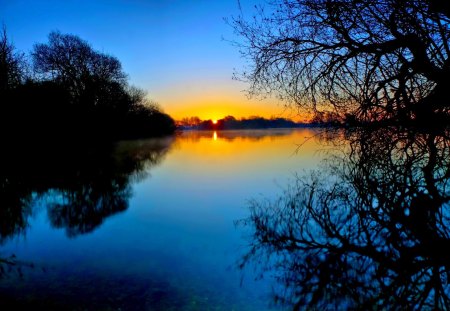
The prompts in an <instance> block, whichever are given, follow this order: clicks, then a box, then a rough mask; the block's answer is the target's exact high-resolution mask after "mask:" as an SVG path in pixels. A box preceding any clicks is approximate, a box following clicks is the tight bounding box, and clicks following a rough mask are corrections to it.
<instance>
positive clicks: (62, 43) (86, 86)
mask: <svg viewBox="0 0 450 311" xmlns="http://www.w3.org/2000/svg"><path fill="white" fill-rule="evenodd" d="M48 41H49V42H48V43H46V44H45V43H41V44H36V45H35V46H34V51H33V53H32V57H33V65H34V69H35V71H36V72H37V73H38V74H39V75H40V76H41V78H42V79H44V80H45V79H49V80H53V81H58V82H59V83H61V84H63V85H64V86H65V87H67V88H68V89H69V90H70V91H71V92H72V93H73V95H75V96H81V95H82V94H84V93H86V92H89V91H90V89H95V90H100V89H101V87H102V85H103V86H104V85H111V83H117V84H120V85H125V84H126V75H125V73H124V72H123V71H122V66H121V64H120V61H119V60H118V59H117V58H115V57H113V56H110V55H106V54H103V53H100V52H97V51H95V50H94V49H93V48H92V47H91V46H90V45H89V44H88V43H87V42H86V41H84V40H82V39H81V38H79V37H78V36H75V35H71V34H61V33H59V32H51V33H50V34H49V36H48ZM105 82H106V83H105Z"/></svg>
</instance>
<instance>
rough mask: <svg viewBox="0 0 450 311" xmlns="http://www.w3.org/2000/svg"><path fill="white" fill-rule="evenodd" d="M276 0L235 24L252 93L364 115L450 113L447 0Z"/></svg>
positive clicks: (396, 116) (396, 117) (370, 118)
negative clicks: (449, 96) (270, 94)
mask: <svg viewBox="0 0 450 311" xmlns="http://www.w3.org/2000/svg"><path fill="white" fill-rule="evenodd" d="M270 3H271V4H270V6H268V7H266V8H260V9H259V11H258V13H257V14H255V16H254V18H253V19H248V20H247V19H245V18H244V17H243V15H242V16H240V17H237V18H235V19H234V20H233V24H232V25H233V27H234V29H235V30H236V32H237V33H238V34H239V35H240V36H241V38H242V39H243V41H241V42H237V43H236V44H237V45H238V46H239V48H240V50H241V53H242V54H243V56H244V57H246V58H247V59H248V60H249V66H248V68H247V70H246V71H244V72H243V73H242V74H241V75H239V78H241V79H244V80H245V81H248V82H250V85H251V86H250V93H251V94H266V93H267V92H269V93H272V92H275V93H277V94H278V95H279V96H280V97H281V98H282V99H286V100H289V101H291V102H294V103H295V104H297V105H298V106H299V107H301V108H303V109H308V110H314V111H332V110H334V111H337V112H339V113H340V114H341V115H344V114H349V115H353V116H356V117H357V118H358V119H359V120H363V121H374V120H381V119H383V120H385V119H394V120H397V121H404V120H410V119H415V120H417V119H423V120H424V121H428V118H429V117H430V116H431V115H432V114H434V113H444V114H447V113H448V112H449V108H450V103H449V101H448V100H447V97H446V93H447V89H448V87H449V86H450V78H449V77H450V74H449V73H450V59H449V54H450V48H449V43H450V42H449V40H450V23H449V22H450V12H449V11H448V9H446V8H445V7H444V6H443V5H442V3H441V2H440V1H430V0H428V1H415V0H382V1H371V0H362V1H354V0H343V1H341V0H300V1H291V0H278V1H271V2H270Z"/></svg>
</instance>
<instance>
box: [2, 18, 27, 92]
mask: <svg viewBox="0 0 450 311" xmlns="http://www.w3.org/2000/svg"><path fill="white" fill-rule="evenodd" d="M24 78H25V60H24V55H23V54H21V53H19V52H17V51H16V50H15V48H14V46H13V45H12V43H11V42H9V40H8V36H7V33H6V27H5V26H3V29H2V33H1V35H0V95H3V96H4V93H5V92H6V91H8V90H10V89H13V88H14V87H16V86H18V85H20V84H21V83H22V82H23V80H24Z"/></svg>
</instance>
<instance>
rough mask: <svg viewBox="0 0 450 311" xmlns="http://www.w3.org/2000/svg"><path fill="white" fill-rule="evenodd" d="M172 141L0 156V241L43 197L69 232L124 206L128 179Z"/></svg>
mask: <svg viewBox="0 0 450 311" xmlns="http://www.w3.org/2000/svg"><path fill="white" fill-rule="evenodd" d="M171 144H172V139H170V138H163V139H150V140H140V141H134V142H131V141H129V142H121V143H119V144H117V145H115V146H111V145H107V146H101V145H100V146H92V145H89V146H85V145H79V144H77V145H71V144H67V146H65V147H64V148H61V146H60V145H55V146H53V145H50V146H47V147H48V149H46V148H42V151H41V152H40V153H38V154H36V155H34V156H33V157H30V156H29V153H27V152H26V150H17V149H14V150H12V151H11V152H10V153H7V154H6V158H2V159H0V160H3V161H0V163H1V164H0V192H1V193H0V194H1V196H0V216H2V217H1V219H0V226H1V227H0V241H1V240H3V239H6V238H8V237H12V236H14V235H16V234H19V233H20V232H23V231H24V230H25V228H26V226H27V223H28V221H27V219H28V216H29V215H30V214H31V210H32V206H33V204H34V202H36V200H37V199H42V198H45V200H44V201H46V202H47V210H48V215H49V219H50V223H51V224H52V225H53V226H55V227H57V228H66V230H67V234H68V235H69V236H76V235H78V234H83V233H87V232H90V231H92V230H94V229H95V228H96V227H98V226H99V225H100V224H101V223H102V222H103V220H104V219H105V218H106V217H109V216H110V215H113V214H115V213H117V212H120V211H124V210H126V209H127V207H128V200H129V198H130V196H131V187H130V184H131V183H132V182H134V181H136V180H138V179H139V178H142V177H143V176H144V175H145V174H147V172H148V170H149V169H150V168H151V167H153V166H155V165H158V164H159V163H160V162H161V161H162V159H163V158H164V156H165V154H166V153H167V151H168V150H169V149H170V146H171ZM2 156H5V154H3V155H2Z"/></svg>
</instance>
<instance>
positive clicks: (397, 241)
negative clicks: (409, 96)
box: [241, 128, 450, 310]
mask: <svg viewBox="0 0 450 311" xmlns="http://www.w3.org/2000/svg"><path fill="white" fill-rule="evenodd" d="M347 135H348V136H347V139H348V140H349V142H350V147H346V146H345V145H344V146H343V147H342V149H341V151H343V152H344V153H343V156H337V155H334V156H330V158H329V159H328V162H327V164H326V165H325V167H324V168H323V169H322V170H321V171H316V172H314V173H312V174H311V175H310V176H301V177H299V178H298V180H297V183H296V184H295V185H293V186H292V187H291V188H290V189H288V190H287V191H286V194H285V195H284V196H282V197H280V199H279V200H277V201H274V202H271V201H265V202H261V201H253V202H252V204H251V216H250V217H249V218H248V219H246V220H244V221H243V222H244V224H246V225H247V226H250V227H251V228H253V236H252V239H251V244H250V249H249V252H248V253H247V255H246V256H245V257H244V258H243V260H242V262H241V264H242V266H245V265H248V264H250V263H255V264H256V265H259V268H260V269H262V271H263V272H264V271H270V273H271V274H272V275H275V278H276V279H277V280H278V281H279V283H278V286H276V287H275V288H276V293H275V294H276V296H275V297H276V298H277V301H281V302H283V303H286V304H289V305H291V306H293V307H294V309H296V310H298V309H301V308H304V307H307V308H318V309H341V308H346V309H397V308H398V307H400V306H401V307H405V308H408V309H448V306H449V305H450V282H449V280H448V276H447V275H448V273H449V269H450V257H449V255H448V254H447V252H445V251H443V250H445V249H447V248H448V247H449V246H450V229H449V228H450V218H449V208H450V203H449V202H450V192H449V189H448V185H449V182H450V163H449V159H450V157H449V154H450V137H449V133H448V131H443V132H439V133H436V132H435V133H426V132H425V133H416V132H413V131H401V130H398V129H395V128H387V129H382V130H376V131H357V132H352V133H347ZM337 154H339V153H337Z"/></svg>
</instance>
